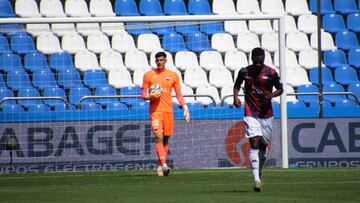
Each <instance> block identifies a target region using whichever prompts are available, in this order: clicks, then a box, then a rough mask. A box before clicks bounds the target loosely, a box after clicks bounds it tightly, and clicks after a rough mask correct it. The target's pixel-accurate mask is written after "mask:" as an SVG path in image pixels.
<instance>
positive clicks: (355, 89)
mask: <svg viewBox="0 0 360 203" xmlns="http://www.w3.org/2000/svg"><path fill="white" fill-rule="evenodd" d="M348 91H349V92H351V93H353V94H355V96H357V98H358V99H360V83H350V84H349V86H348ZM348 98H349V100H352V101H355V98H354V97H353V96H351V95H348Z"/></svg>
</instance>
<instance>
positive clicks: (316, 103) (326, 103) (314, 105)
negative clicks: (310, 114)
mask: <svg viewBox="0 0 360 203" xmlns="http://www.w3.org/2000/svg"><path fill="white" fill-rule="evenodd" d="M309 107H310V108H319V101H312V102H310V103H309ZM323 108H332V106H331V104H330V102H329V101H326V100H323Z"/></svg>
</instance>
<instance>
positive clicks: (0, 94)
mask: <svg viewBox="0 0 360 203" xmlns="http://www.w3.org/2000/svg"><path fill="white" fill-rule="evenodd" d="M4 97H14V93H13V91H12V90H10V89H8V88H6V87H0V100H1V99H3V98H4ZM12 104H16V101H15V100H6V101H3V102H2V103H1V106H2V105H12Z"/></svg>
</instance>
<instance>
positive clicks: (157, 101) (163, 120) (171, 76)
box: [141, 52, 190, 176]
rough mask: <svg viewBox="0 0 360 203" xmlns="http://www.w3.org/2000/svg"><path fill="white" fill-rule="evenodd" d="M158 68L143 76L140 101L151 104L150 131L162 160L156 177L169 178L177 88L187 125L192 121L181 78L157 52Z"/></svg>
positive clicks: (161, 53)
mask: <svg viewBox="0 0 360 203" xmlns="http://www.w3.org/2000/svg"><path fill="white" fill-rule="evenodd" d="M155 62H156V66H157V68H156V69H155V70H150V71H148V72H146V73H145V74H144V78H143V85H142V92H141V97H142V98H143V99H144V100H150V109H149V112H150V121H151V128H152V131H153V133H154V134H155V138H156V147H155V148H156V153H157V155H158V159H159V166H158V168H157V176H167V175H169V173H170V167H168V166H167V164H166V156H167V154H168V151H169V138H170V136H172V134H173V129H174V107H173V102H172V98H171V90H172V88H174V90H175V93H176V98H177V100H178V101H179V103H180V106H181V107H182V108H183V109H184V116H185V120H186V121H187V122H189V121H190V113H189V110H188V107H187V106H186V104H185V100H184V98H183V96H182V94H181V91H180V84H179V76H178V75H177V74H176V73H175V72H173V71H171V70H168V69H167V68H165V64H166V53H165V52H158V53H157V54H156V55H155ZM151 85H159V86H160V87H161V88H160V89H156V88H154V89H152V88H151ZM149 88H150V91H149Z"/></svg>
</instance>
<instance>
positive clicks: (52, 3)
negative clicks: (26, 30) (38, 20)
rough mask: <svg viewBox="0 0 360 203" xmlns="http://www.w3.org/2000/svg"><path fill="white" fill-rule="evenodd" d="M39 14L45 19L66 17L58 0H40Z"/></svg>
mask: <svg viewBox="0 0 360 203" xmlns="http://www.w3.org/2000/svg"><path fill="white" fill-rule="evenodd" d="M40 13H41V14H42V15H43V16H45V17H66V14H65V12H64V8H63V6H62V4H61V2H60V0H41V1H40Z"/></svg>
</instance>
